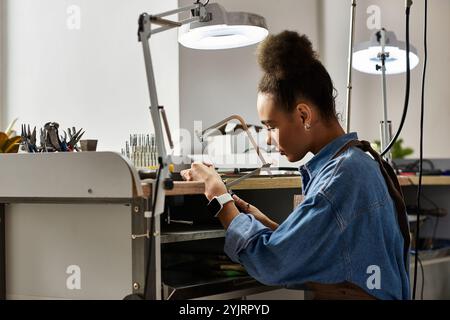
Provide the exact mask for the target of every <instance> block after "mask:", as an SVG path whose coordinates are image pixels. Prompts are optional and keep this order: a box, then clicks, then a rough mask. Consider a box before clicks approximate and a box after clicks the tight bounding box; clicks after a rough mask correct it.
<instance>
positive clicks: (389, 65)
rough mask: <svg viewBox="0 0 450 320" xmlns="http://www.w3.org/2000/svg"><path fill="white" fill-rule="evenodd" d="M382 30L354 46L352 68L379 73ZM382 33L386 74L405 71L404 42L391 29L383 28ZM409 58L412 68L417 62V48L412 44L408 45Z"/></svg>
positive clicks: (380, 71)
mask: <svg viewBox="0 0 450 320" xmlns="http://www.w3.org/2000/svg"><path fill="white" fill-rule="evenodd" d="M382 31H383V30H380V31H377V32H375V33H374V34H372V36H371V38H370V41H367V42H362V43H360V44H357V45H356V46H355V49H354V52H353V68H355V69H356V70H358V71H361V72H364V73H370V74H378V75H381V73H382V70H381V68H379V67H377V66H380V65H381V64H382V52H383V46H382V44H381V41H382V40H383V34H382ZM384 34H385V35H384V37H385V44H384V53H385V65H386V71H385V73H386V74H387V75H388V74H399V73H404V72H406V43H405V42H403V41H399V40H398V39H397V37H396V36H395V33H394V32H392V31H386V30H384ZM409 58H410V69H411V70H412V69H414V68H415V67H416V66H417V65H418V64H419V57H418V55H417V50H416V48H414V47H413V46H410V53H409Z"/></svg>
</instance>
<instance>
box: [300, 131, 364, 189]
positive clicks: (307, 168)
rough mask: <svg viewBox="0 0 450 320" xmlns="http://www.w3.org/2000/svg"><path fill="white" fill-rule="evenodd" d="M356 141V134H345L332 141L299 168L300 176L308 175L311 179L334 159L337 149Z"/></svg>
mask: <svg viewBox="0 0 450 320" xmlns="http://www.w3.org/2000/svg"><path fill="white" fill-rule="evenodd" d="M356 139H358V135H357V133H356V132H351V133H347V134H344V135H342V136H340V137H338V138H336V139H334V140H333V141H331V142H330V143H328V144H327V145H326V146H325V147H323V148H322V149H321V150H320V151H319V152H318V153H316V154H315V155H314V157H313V158H312V159H311V160H309V161H308V162H307V163H306V164H304V165H303V166H301V167H300V172H301V173H302V175H303V174H304V173H307V174H308V175H309V177H308V178H309V179H312V178H313V177H314V176H315V175H316V174H317V173H318V172H319V171H320V169H321V168H322V167H323V166H324V165H325V164H326V163H327V162H328V161H330V160H331V159H332V158H333V157H334V155H335V154H336V153H337V152H338V151H339V149H341V148H342V147H343V146H344V145H345V144H346V143H347V142H349V141H350V140H356ZM309 179H308V180H309Z"/></svg>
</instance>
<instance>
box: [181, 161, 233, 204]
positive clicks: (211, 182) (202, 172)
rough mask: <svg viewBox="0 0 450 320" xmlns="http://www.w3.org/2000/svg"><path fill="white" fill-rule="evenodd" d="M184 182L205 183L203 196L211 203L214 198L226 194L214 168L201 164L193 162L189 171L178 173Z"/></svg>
mask: <svg viewBox="0 0 450 320" xmlns="http://www.w3.org/2000/svg"><path fill="white" fill-rule="evenodd" d="M180 174H181V176H182V177H183V179H185V180H186V181H201V182H204V183H205V196H206V197H207V198H208V200H209V201H211V200H212V199H213V198H214V197H215V196H221V195H222V194H224V193H227V188H226V187H225V184H224V183H223V181H222V178H221V177H220V176H219V174H218V173H217V172H216V169H214V166H212V165H210V164H205V163H201V162H194V163H193V164H192V165H191V168H190V169H187V170H183V171H181V172H180Z"/></svg>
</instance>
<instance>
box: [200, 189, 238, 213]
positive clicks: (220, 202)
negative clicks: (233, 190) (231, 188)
mask: <svg viewBox="0 0 450 320" xmlns="http://www.w3.org/2000/svg"><path fill="white" fill-rule="evenodd" d="M230 201H234V200H233V198H232V197H231V194H229V193H224V194H223V195H221V196H218V197H217V196H216V197H214V198H213V199H212V200H211V201H210V202H209V203H208V205H207V206H206V208H207V209H208V212H209V213H210V214H211V215H212V216H213V217H214V218H216V217H217V215H218V214H219V212H220V211H221V210H222V208H223V206H224V205H225V204H226V203H228V202H230Z"/></svg>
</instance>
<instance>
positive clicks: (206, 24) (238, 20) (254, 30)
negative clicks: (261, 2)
mask: <svg viewBox="0 0 450 320" xmlns="http://www.w3.org/2000/svg"><path fill="white" fill-rule="evenodd" d="M268 33H269V32H268V30H267V26H266V21H265V19H264V18H263V17H261V16H259V15H257V14H253V13H248V12H227V11H226V10H225V9H224V8H223V7H222V6H221V5H219V4H218V3H212V4H209V5H207V6H205V18H204V19H200V21H196V22H191V23H190V24H185V25H183V26H182V27H181V28H180V30H179V36H178V41H179V42H180V43H181V44H182V45H183V46H185V47H187V48H191V49H203V50H216V49H230V48H238V47H244V46H249V45H252V44H256V43H258V42H260V41H262V40H263V39H264V38H265V37H266V36H267V35H268Z"/></svg>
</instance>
